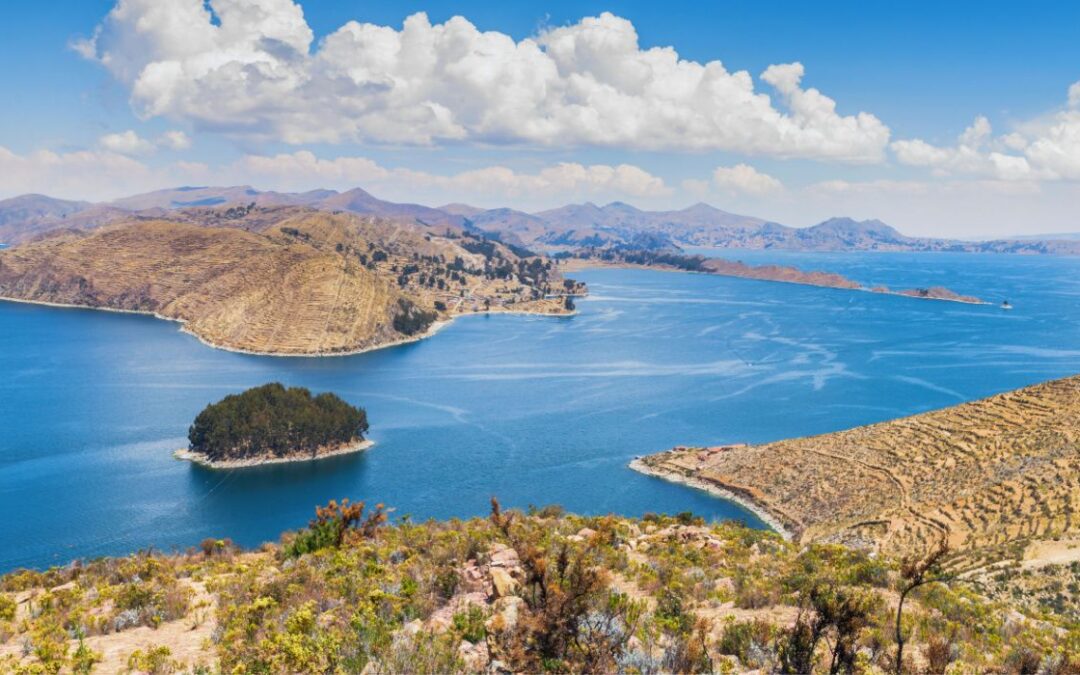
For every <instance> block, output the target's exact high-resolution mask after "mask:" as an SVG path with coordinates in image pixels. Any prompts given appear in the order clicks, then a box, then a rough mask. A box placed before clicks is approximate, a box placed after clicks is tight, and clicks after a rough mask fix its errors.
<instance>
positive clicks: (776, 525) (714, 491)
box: [628, 459, 794, 541]
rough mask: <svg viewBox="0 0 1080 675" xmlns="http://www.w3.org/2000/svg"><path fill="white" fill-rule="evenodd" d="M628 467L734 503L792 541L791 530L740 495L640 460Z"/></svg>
mask: <svg viewBox="0 0 1080 675" xmlns="http://www.w3.org/2000/svg"><path fill="white" fill-rule="evenodd" d="M628 466H629V467H630V468H631V469H633V470H634V471H637V472H638V473H642V474H645V475H646V476H652V477H653V478H660V479H662V480H666V481H669V482H671V483H679V484H681V485H686V486H687V487H692V488H694V489H697V490H703V491H705V492H708V493H709V494H711V495H712V496H714V497H720V498H721V499H726V500H727V501H729V502H734V503H736V504H738V505H739V506H741V507H743V508H744V509H746V510H747V511H749V512H751V513H753V514H754V515H755V516H757V517H758V518H760V519H761V521H762V522H763V523H765V524H766V525H768V526H769V527H770V528H771V529H772V530H773V531H774V532H776V533H777V534H779V535H780V536H781V537H782V538H783V539H784V541H792V539H793V538H794V536H793V535H792V533H791V530H789V529H788V528H787V526H785V525H784V523H782V522H781V521H780V519H779V518H777V517H776V516H774V515H773V514H772V513H770V512H769V511H768V510H767V509H766V508H765V507H763V506H762V505H761V504H758V503H757V502H754V501H753V500H750V499H748V498H746V497H743V496H742V495H738V494H735V493H734V492H732V491H731V490H725V489H724V488H722V487H720V486H718V485H715V484H713V483H709V482H707V481H703V480H701V479H699V478H693V477H691V476H683V475H681V474H678V473H675V472H673V471H662V470H660V469H657V468H654V467H651V466H649V465H648V464H646V463H645V462H643V461H642V460H641V459H635V460H633V461H631V462H630V464H629V465H628Z"/></svg>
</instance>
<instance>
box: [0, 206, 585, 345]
mask: <svg viewBox="0 0 1080 675" xmlns="http://www.w3.org/2000/svg"><path fill="white" fill-rule="evenodd" d="M585 292H586V289H585V287H584V286H583V285H581V284H578V283H576V282H574V281H571V280H567V279H563V278H562V276H561V275H560V274H559V272H558V270H557V269H556V268H555V266H554V264H553V262H552V261H551V260H549V259H547V258H545V257H543V256H540V255H537V254H535V253H533V252H532V251H529V250H527V249H524V248H521V247H518V246H512V245H506V244H503V243H500V242H499V241H496V240H494V239H489V238H486V237H484V236H483V235H479V234H476V233H474V232H471V231H469V230H466V229H463V228H461V227H456V226H453V225H446V226H444V227H434V226H424V225H420V224H416V223H404V222H400V221H393V220H384V219H381V218H377V217H371V216H359V215H354V214H348V213H327V212H323V211H313V210H311V209H307V208H303V207H267V208H263V207H258V206H255V205H251V204H249V205H247V206H244V207H242V208H234V207H230V208H228V209H212V208H200V209H188V210H184V211H176V212H169V219H168V220H164V219H160V218H153V219H145V220H144V219H135V220H129V221H124V222H121V223H117V224H113V225H107V226H104V227H99V228H95V229H92V230H89V231H83V230H65V231H60V232H53V233H51V234H49V235H47V236H45V237H43V238H41V239H38V240H35V241H32V242H28V243H24V244H20V245H18V246H15V247H12V248H9V249H4V250H3V251H0V298H3V299H8V300H17V301H23V302H33V303H40V304H50V305H62V306H73V307H85V308H94V309H110V310H119V311H131V312H141V313H147V314H152V315H154V316H157V317H159V318H164V319H171V320H175V321H180V322H182V323H183V324H184V330H185V331H186V332H189V333H191V334H193V335H195V336H196V337H198V338H199V339H200V340H202V341H203V342H205V343H206V344H209V345H211V346H214V347H219V348H223V349H229V350H235V351H243V352H251V353H259V354H268V355H293V356H323V355H334V354H346V353H355V352H360V351H366V350H369V349H376V348H379V347H385V346H389V345H393V344H400V343H402V342H409V341H413V340H418V339H420V338H423V337H425V336H427V335H430V334H431V333H433V332H434V331H435V330H437V329H438V328H439V327H440V326H441V325H443V324H444V323H445V322H446V321H449V320H452V319H453V318H454V317H456V316H459V315H461V314H469V313H479V312H526V313H536V314H551V315H566V314H571V313H572V311H573V310H572V304H571V303H569V302H567V301H566V296H568V295H580V294H583V293H585Z"/></svg>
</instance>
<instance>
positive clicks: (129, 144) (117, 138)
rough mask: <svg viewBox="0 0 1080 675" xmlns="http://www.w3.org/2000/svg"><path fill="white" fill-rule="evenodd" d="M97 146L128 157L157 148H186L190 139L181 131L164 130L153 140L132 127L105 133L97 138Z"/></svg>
mask: <svg viewBox="0 0 1080 675" xmlns="http://www.w3.org/2000/svg"><path fill="white" fill-rule="evenodd" d="M98 147H100V148H101V149H102V150H105V151H107V152H113V153H116V154H118V155H127V156H129V157H139V156H145V155H152V154H154V153H155V152H157V150H158V148H165V149H168V150H187V149H188V148H190V147H191V139H190V138H188V136H187V134H185V133H184V132H183V131H176V130H172V131H166V132H165V133H163V134H161V135H160V136H158V137H157V138H156V139H154V140H149V139H146V138H143V137H142V136H140V135H139V134H138V133H137V132H135V131H134V130H133V129H128V130H127V131H119V132H116V133H111V134H105V135H104V136H102V137H101V138H99V139H98Z"/></svg>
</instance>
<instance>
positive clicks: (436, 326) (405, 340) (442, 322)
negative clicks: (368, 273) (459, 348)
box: [0, 296, 578, 358]
mask: <svg viewBox="0 0 1080 675" xmlns="http://www.w3.org/2000/svg"><path fill="white" fill-rule="evenodd" d="M0 302H15V303H19V304H21V305H38V306H41V307H54V308H58V309H87V310H93V311H98V312H113V313H115V314H137V315H141V316H150V317H153V318H155V319H161V320H162V321H171V322H173V323H178V324H180V332H181V333H184V334H186V335H190V336H191V337H193V338H195V339H196V340H198V341H199V342H201V343H202V344H204V345H206V346H207V347H211V348H213V349H220V350H221V351H225V352H233V353H234V354H247V355H249V356H277V357H294V358H323V357H328V356H354V355H356V354H365V353H367V352H373V351H376V350H379V349H387V348H390V347H398V346H401V345H407V344H411V343H413V342H419V341H420V340H423V339H425V338H429V337H431V336H433V335H435V334H436V333H438V332H439V331H440V330H442V329H443V328H445V327H447V326H449V325H450V324H452V323H453V322H454V320H455V319H457V318H459V317H463V316H478V315H484V314H488V315H491V314H514V315H529V316H550V317H565V316H575V315H576V314H577V313H578V312H577V310H573V311H568V312H542V311H531V310H523V309H514V310H499V309H487V310H482V311H478V312H461V313H459V314H454V315H453V316H449V317H447V318H444V319H439V320H438V321H434V322H432V324H431V325H430V326H428V328H427V330H424V331H423V332H420V333H417V334H416V335H410V336H408V337H402V338H401V339H398V340H391V341H389V342H381V343H377V344H373V345H368V346H366V347H359V348H357V349H349V350H344V351H322V352H266V351H256V350H252V349H242V348H240V347H230V346H227V345H223V344H218V343H216V342H214V341H212V340H210V339H208V338H206V337H203V336H202V335H199V334H198V333H196V332H195V331H193V330H191V329H189V328H188V327H187V321H185V320H184V319H178V318H174V317H171V316H165V315H164V314H159V313H158V312H150V311H144V310H138V309H119V308H116V307H102V306H95V305H76V304H72V303H63V302H50V301H48V300H26V299H24V298H12V297H6V296H0Z"/></svg>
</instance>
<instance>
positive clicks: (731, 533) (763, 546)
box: [0, 500, 1080, 673]
mask: <svg viewBox="0 0 1080 675" xmlns="http://www.w3.org/2000/svg"><path fill="white" fill-rule="evenodd" d="M927 561H928V562H927V563H926V567H925V571H926V575H927V576H926V577H925V578H926V579H927V580H928V582H927V583H925V584H924V585H922V586H920V587H919V589H918V590H916V591H914V592H912V593H910V594H908V596H907V603H906V604H905V609H904V610H903V615H902V619H903V622H902V630H903V633H902V634H903V639H904V652H903V655H904V656H903V671H904V672H927V671H930V672H943V671H944V669H945V668H946V667H948V666H949V665H950V664H953V665H954V667H960V666H964V667H967V668H974V669H976V670H983V669H987V668H989V669H991V670H998V669H999V668H1001V667H1002V666H1005V665H1008V666H1009V667H1010V668H1011V667H1012V666H1022V665H1027V666H1030V665H1031V664H1036V666H1038V665H1039V664H1043V665H1045V666H1046V667H1047V668H1053V669H1054V670H1053V672H1072V671H1070V670H1068V669H1069V668H1075V667H1076V666H1077V665H1078V664H1077V663H1076V659H1075V654H1076V653H1077V649H1078V648H1080V623H1078V622H1080V616H1077V615H1076V611H1075V609H1076V608H1075V605H1074V606H1073V607H1072V609H1071V610H1070V609H1068V608H1066V609H1065V610H1063V611H1062V612H1061V613H1050V612H1043V611H1038V610H1033V611H1028V612H1023V613H1021V612H1017V611H1007V608H1008V607H1009V606H1010V605H1011V604H1012V603H1009V604H1006V603H1002V602H998V601H995V600H993V599H989V598H987V597H985V596H984V595H981V594H980V593H978V592H977V590H978V588H977V586H976V585H974V584H972V583H970V582H968V581H965V580H958V579H953V578H951V577H950V576H948V574H947V572H946V571H945V568H943V567H939V566H938V565H937V563H936V562H935V559H927ZM907 569H908V567H905V566H901V565H900V564H899V563H898V562H897V561H895V560H894V559H892V558H889V557H887V556H884V557H882V556H874V555H871V554H868V553H867V552H865V551H859V550H854V549H849V548H846V547H842V546H837V545H825V544H814V545H811V546H809V547H800V546H798V545H796V544H793V543H790V542H785V541H784V540H782V539H781V538H780V537H778V536H777V535H775V534H773V533H770V532H767V531H762V530H752V529H746V528H744V527H742V526H740V525H737V524H733V523H725V524H713V525H707V524H705V523H704V522H703V521H702V520H700V519H698V518H695V517H693V516H692V515H690V514H682V515H680V516H678V517H674V518H672V517H666V516H653V515H647V516H645V517H644V518H642V519H640V520H639V519H630V518H620V517H615V516H602V517H582V516H573V515H564V514H562V512H561V510H560V509H558V508H557V507H548V508H545V509H541V510H539V511H531V512H530V513H529V514H525V513H521V512H516V511H503V510H501V508H500V507H499V505H498V502H497V501H494V500H493V510H492V515H491V517H490V518H489V519H473V520H467V521H459V520H453V521H449V522H436V521H429V522H426V523H422V524H414V523H412V522H409V521H408V520H407V519H406V520H402V521H401V522H400V523H399V524H396V525H387V524H386V511H385V510H384V509H383V508H382V506H381V505H379V506H376V507H375V509H368V508H366V507H365V505H364V504H363V503H354V504H350V503H349V502H348V501H347V500H346V501H344V502H342V503H341V504H337V503H335V502H331V503H330V504H329V505H328V506H327V507H325V508H320V509H318V510H317V514H316V518H315V519H313V520H312V521H311V524H310V526H309V527H308V528H307V529H304V530H301V531H299V532H296V533H290V534H287V535H285V536H284V537H283V538H282V542H281V544H267V545H264V546H263V547H262V548H261V549H260V550H259V551H252V552H244V551H241V550H239V549H237V548H236V547H235V546H233V545H232V544H231V542H229V541H228V540H214V539H208V540H206V541H204V542H203V543H202V545H201V547H200V548H199V549H193V550H190V551H188V552H186V553H182V554H173V555H161V554H155V553H140V554H135V555H131V556H128V557H125V558H104V559H99V560H95V561H91V562H85V563H76V564H73V565H69V566H67V567H63V568H54V569H52V570H49V571H47V572H34V571H21V572H15V573H11V574H8V575H6V576H4V577H0V670H3V671H5V672H12V671H14V672H55V671H56V670H57V669H61V668H63V669H65V670H68V669H70V670H76V671H79V672H103V673H108V672H119V671H122V670H124V669H125V668H126V669H128V670H134V671H139V672H178V671H187V672H200V673H201V672H270V673H295V672H389V673H406V672H408V673H411V672H477V673H479V672H539V671H541V670H547V671H555V672H615V671H621V672H742V671H745V670H748V669H755V670H756V671H757V672H777V671H782V672H829V670H830V669H831V668H830V664H832V665H833V666H834V667H835V664H836V663H840V664H846V665H843V667H842V668H841V669H840V671H835V670H834V672H855V671H858V672H895V671H894V669H893V668H892V667H891V664H892V663H893V662H894V655H895V652H896V648H895V644H894V642H893V641H892V640H891V638H890V637H889V636H891V635H892V633H891V632H890V631H891V630H892V627H893V625H894V623H895V621H896V614H897V610H896V605H895V599H896V597H897V593H898V592H901V591H902V590H903V589H905V588H907V585H909V584H910V581H909V577H907V576H905V574H907V573H906V572H905V570H907ZM920 569H922V568H920ZM842 617H843V618H842ZM1070 654H1071V655H1073V656H1070ZM1025 672H1034V671H1033V670H1031V671H1025Z"/></svg>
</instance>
